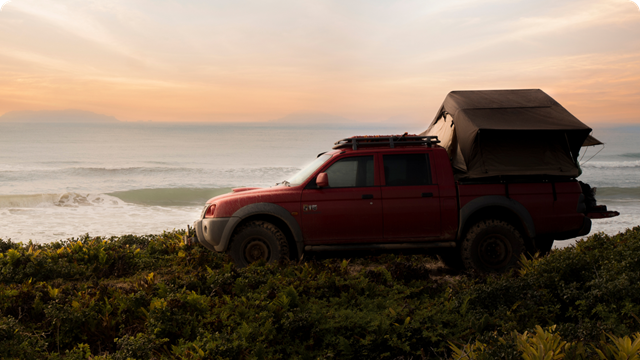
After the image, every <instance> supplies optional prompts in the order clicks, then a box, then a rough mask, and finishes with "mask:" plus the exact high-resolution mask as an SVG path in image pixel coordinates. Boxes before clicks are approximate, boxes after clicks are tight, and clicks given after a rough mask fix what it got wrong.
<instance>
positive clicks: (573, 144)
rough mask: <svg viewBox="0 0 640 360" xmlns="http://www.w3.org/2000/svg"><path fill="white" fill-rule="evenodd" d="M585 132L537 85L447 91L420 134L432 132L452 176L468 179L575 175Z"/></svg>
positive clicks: (579, 122)
mask: <svg viewBox="0 0 640 360" xmlns="http://www.w3.org/2000/svg"><path fill="white" fill-rule="evenodd" d="M589 133H591V128H589V127H588V126H587V125H585V124H583V123H582V122H581V121H580V120H578V119H577V118H576V117H575V116H573V115H572V114H571V113H569V112H568V111H567V110H566V109H565V108H564V107H562V106H561V105H560V104H559V103H558V102H557V101H555V100H554V99H553V98H551V97H550V96H549V95H547V94H546V93H545V92H543V91H542V90H479V91H452V92H450V93H449V94H448V95H447V97H446V98H445V100H444V103H443V104H442V106H441V108H440V110H439V111H438V113H437V114H436V117H435V119H434V120H433V122H432V123H431V126H429V128H428V129H427V130H426V131H425V132H423V133H422V135H437V136H438V137H439V139H440V140H441V141H442V146H443V147H445V148H446V149H447V151H448V153H449V155H450V156H451V160H452V164H453V166H454V167H455V168H456V170H457V171H456V172H457V174H456V177H457V178H459V179H464V178H466V179H472V178H482V177H490V176H505V175H520V176H522V175H549V176H563V177H577V176H579V175H580V168H579V166H578V161H577V157H578V153H579V151H580V147H581V146H583V144H584V145H587V144H585V140H587V138H588V137H589ZM590 139H593V140H595V142H598V140H596V139H595V138H593V137H590ZM592 142H593V141H592Z"/></svg>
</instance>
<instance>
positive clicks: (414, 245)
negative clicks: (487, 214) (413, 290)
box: [304, 241, 456, 252]
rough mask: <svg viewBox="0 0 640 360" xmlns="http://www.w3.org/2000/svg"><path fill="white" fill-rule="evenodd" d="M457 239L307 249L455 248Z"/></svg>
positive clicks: (327, 246)
mask: <svg viewBox="0 0 640 360" xmlns="http://www.w3.org/2000/svg"><path fill="white" fill-rule="evenodd" d="M453 247H456V243H455V241H443V242H425V243H403V244H366V245H358V244H349V245H307V246H305V247H304V250H305V251H309V252H314V251H347V250H404V249H429V248H453Z"/></svg>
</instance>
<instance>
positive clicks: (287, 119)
mask: <svg viewBox="0 0 640 360" xmlns="http://www.w3.org/2000/svg"><path fill="white" fill-rule="evenodd" d="M269 123H275V124H287V125H324V124H332V125H335V124H340V125H349V124H353V123H354V121H353V120H350V119H347V118H345V117H342V116H338V115H331V114H325V113H321V112H309V113H293V114H289V115H287V116H284V117H281V118H279V119H275V120H270V121H269Z"/></svg>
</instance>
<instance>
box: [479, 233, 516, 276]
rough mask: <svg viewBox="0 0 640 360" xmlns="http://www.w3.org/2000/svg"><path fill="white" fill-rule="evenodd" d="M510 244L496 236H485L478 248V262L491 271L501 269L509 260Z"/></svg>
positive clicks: (505, 239)
mask: <svg viewBox="0 0 640 360" xmlns="http://www.w3.org/2000/svg"><path fill="white" fill-rule="evenodd" d="M511 254H512V250H511V244H510V243H509V240H508V239H507V238H506V237H504V236H502V235H498V234H491V235H489V236H486V237H485V238H484V239H482V241H481V242H480V244H479V246H478V255H479V256H480V261H481V262H482V264H484V265H485V266H486V267H488V268H491V269H501V268H503V267H504V266H506V265H507V264H508V263H509V260H510V259H511Z"/></svg>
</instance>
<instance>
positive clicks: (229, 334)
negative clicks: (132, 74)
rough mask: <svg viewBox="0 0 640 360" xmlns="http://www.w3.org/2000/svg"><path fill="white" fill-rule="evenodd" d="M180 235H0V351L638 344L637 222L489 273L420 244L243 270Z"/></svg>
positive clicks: (611, 352)
mask: <svg viewBox="0 0 640 360" xmlns="http://www.w3.org/2000/svg"><path fill="white" fill-rule="evenodd" d="M182 234H183V232H181V231H177V232H169V233H163V234H161V235H149V236H134V235H127V236H122V237H112V238H101V237H90V236H88V235H87V236H83V237H81V238H79V239H69V240H65V241H60V242H55V243H50V244H33V243H29V244H20V243H13V242H10V241H3V240H0V357H3V358H36V357H39V358H43V359H59V358H67V359H76V358H77V359H86V358H89V357H91V358H92V359H98V358H100V359H127V358H158V359H159V358H176V357H177V358H183V359H209V358H219V359H240V358H242V359H253V358H256V359H259V358H260V359H262V358H265V359H266V358H283V359H284V358H300V359H311V358H314V359H315V358H326V357H334V358H362V357H371V358H381V359H385V358H386V359H409V358H414V359H416V358H455V359H491V358H501V359H516V358H517V359H522V358H528V359H538V358H545V359H546V358H565V359H598V358H600V357H602V356H604V357H605V358H621V357H620V356H622V355H620V354H623V355H624V356H628V358H633V356H640V355H638V349H637V347H640V345H638V344H640V341H639V340H638V336H640V335H637V333H638V332H639V331H640V318H638V315H639V314H640V286H639V285H638V281H637V280H636V279H638V278H639V275H640V256H639V255H640V227H636V228H634V229H630V230H628V231H627V232H625V233H623V234H619V235H616V236H607V235H604V234H595V235H593V236H591V237H590V238H589V239H587V240H584V241H579V242H578V243H577V244H576V245H575V246H572V247H568V248H565V249H562V250H554V251H552V253H551V254H550V255H549V256H546V257H543V258H534V259H530V260H529V259H524V258H523V260H522V266H521V267H520V268H519V269H517V270H514V271H512V272H510V273H507V274H501V275H489V276H485V275H477V274H459V275H456V276H451V274H450V273H448V272H446V271H443V270H442V268H441V266H440V265H439V264H438V263H437V260H435V259H434V258H431V257H428V256H415V255H414V256H402V255H384V256H379V257H366V258H359V259H352V260H343V259H330V260H324V261H315V260H313V261H308V262H303V263H299V264H298V263H289V264H274V265H265V264H263V263H257V264H254V265H252V266H250V267H248V268H244V269H236V268H235V267H234V266H233V265H232V264H231V263H230V262H229V260H228V259H227V257H226V256H225V255H223V254H217V253H213V252H211V251H209V250H206V249H205V248H203V247H200V246H186V245H184V244H183V243H182V241H181V236H182ZM605 334H606V335H605ZM634 351H635V353H634ZM634 354H635V355H634Z"/></svg>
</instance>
